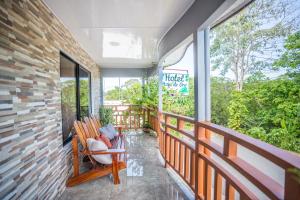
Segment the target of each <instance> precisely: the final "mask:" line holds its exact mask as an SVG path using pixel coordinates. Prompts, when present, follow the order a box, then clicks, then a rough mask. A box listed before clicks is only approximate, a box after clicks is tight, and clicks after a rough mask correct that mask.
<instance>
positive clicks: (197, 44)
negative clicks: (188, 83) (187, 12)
mask: <svg viewBox="0 0 300 200" xmlns="http://www.w3.org/2000/svg"><path fill="white" fill-rule="evenodd" d="M194 63H195V119H196V120H198V121H202V120H207V121H210V118H211V112H210V106H211V105H210V61H209V29H208V28H207V29H205V30H199V31H198V32H197V33H195V34H194Z"/></svg>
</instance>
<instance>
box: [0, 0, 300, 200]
mask: <svg viewBox="0 0 300 200" xmlns="http://www.w3.org/2000/svg"><path fill="white" fill-rule="evenodd" d="M251 2H252V1H251V0H223V1H220V0H186V1H182V0H173V1H172V2H171V1H163V0H157V1H146V0H139V1H137V0H132V1H131V0H130V1H129V0H127V1H125V0H124V1H93V0H86V1H79V0H77V1H74V2H73V1H72V3H70V1H66V0H36V1H26V0H5V1H1V2H0V199H5V200H6V199H7V200H8V199H121V198H122V199H147V200H148V199H163V200H164V199H176V200H177V199H180V200H181V199H197V200H198V199H203V200H204V199H205V200H206V199H218V200H220V199H226V200H227V199H242V200H244V199H251V200H252V199H287V200H294V199H295V200H296V199H299V196H300V183H299V170H300V156H299V154H297V153H294V152H290V151H286V150H283V149H280V148H278V147H275V146H273V145H271V144H268V143H265V142H263V141H261V140H258V139H254V138H252V137H250V136H248V135H245V134H242V133H239V132H237V131H235V130H232V129H229V128H226V127H224V126H220V125H218V124H214V123H212V122H211V121H212V120H211V107H212V103H211V96H210V95H211V94H212V92H211V89H210V88H211V87H210V86H211V83H210V80H211V79H210V78H211V77H212V75H211V74H210V69H211V66H210V54H209V48H210V47H209V37H210V30H211V28H213V27H217V26H218V25H219V24H220V23H223V22H224V21H225V20H226V19H228V18H230V17H231V16H233V15H235V14H236V13H237V12H238V11H240V10H242V9H243V8H245V7H246V6H248V5H250V3H251ZM297 5H298V4H297ZM295 7H296V6H295ZM273 13H275V12H273ZM275 32H276V31H273V32H272V33H275ZM279 32H280V31H278V33H279ZM276 33H277V32H276ZM280 33H281V32H280ZM219 36H220V35H219ZM221 36H222V35H221ZM229 49H230V48H229ZM227 50H228V49H227ZM231 50H232V49H231ZM188 51H190V52H189V53H191V52H192V53H191V54H192V55H193V56H192V57H191V58H192V59H191V60H189V63H192V64H191V66H190V68H191V70H190V73H191V74H188V75H192V76H191V77H190V78H191V80H192V81H191V82H192V83H193V88H192V89H191V90H190V91H189V92H191V94H192V95H190V96H185V99H188V98H190V97H191V98H192V99H190V100H192V106H191V107H192V108H191V107H188V106H187V108H188V109H190V110H189V111H190V117H187V116H183V115H180V114H174V113H170V112H166V111H165V109H164V104H163V101H164V94H165V93H164V92H166V91H165V88H163V84H162V83H163V70H165V69H167V68H168V67H169V66H174V65H176V63H178V62H179V61H180V60H182V58H183V56H184V55H185V53H186V52H188ZM226 52H228V51H226ZM214 53H215V54H218V53H219V52H214ZM174 63H175V64H174ZM237 63H239V62H237ZM223 64H224V63H223ZM220 65H222V62H221V63H220ZM177 67H178V66H177ZM173 70H174V69H173ZM175 70H178V71H180V70H181V69H180V68H176V69H175ZM289 70H294V69H289ZM289 70H286V71H289ZM181 71H187V70H181ZM293 72H294V71H293ZM296 72H297V71H296ZM182 73H183V72H181V74H182ZM239 73H240V72H238V73H237V74H239ZM185 75H186V74H185ZM151 77H156V78H157V86H155V87H154V90H155V92H153V93H152V91H150V90H149V91H146V92H145V91H142V90H138V89H136V90H133V91H130V92H131V93H121V92H120V91H121V90H122V84H123V83H125V82H126V81H129V82H130V80H131V79H130V78H134V79H136V80H137V82H139V83H140V84H141V85H142V86H143V87H144V86H145V85H147V83H149V80H150V79H151ZM185 77H188V76H185ZM256 78H257V77H256ZM189 81H190V80H189ZM238 81H240V80H238ZM250 81H251V80H250ZM237 85H238V87H237V89H238V90H241V88H242V84H241V83H240V82H238V84H237ZM224 87H227V85H225V84H224ZM107 88H110V89H111V88H114V89H115V91H116V90H118V92H119V93H118V94H117V96H118V101H111V102H112V103H111V104H109V105H108V104H107V102H105V101H106V99H105V97H106V96H107V90H106V89H107ZM188 89H190V88H185V91H184V92H185V93H187V91H188ZM217 92H219V91H217ZM295 93H297V91H296V92H295ZM113 95H115V94H113ZM126 95H127V96H126ZM145 95H148V96H151V98H152V100H153V102H154V103H153V102H152V103H153V105H143V104H142V103H138V104H134V103H124V102H122V100H123V99H124V98H125V96H126V98H127V97H128V96H131V97H137V96H145ZM170 95H173V93H171V94H170ZM284 98H285V97H284ZM113 100H115V99H113ZM135 100H136V101H137V102H141V101H140V99H135ZM115 103H117V105H115ZM297 103H298V102H297ZM171 104H172V102H171V103H169V105H170V106H171ZM182 105H185V104H182ZM297 105H298V104H297ZM101 108H111V109H112V112H113V119H114V122H113V123H114V124H115V125H118V126H121V127H122V128H123V134H124V135H125V144H126V146H127V149H126V152H125V150H124V152H125V153H124V154H125V155H126V156H124V157H125V158H126V161H127V163H126V165H127V168H126V169H123V170H120V172H119V173H120V174H119V176H120V184H114V183H117V182H118V181H115V179H114V178H113V177H114V176H113V175H114V173H113V172H112V173H107V174H106V175H105V176H103V177H101V178H95V179H94V180H92V181H85V180H84V181H82V183H81V184H80V185H77V186H74V187H68V186H70V185H68V180H69V179H70V178H71V177H73V175H74V174H76V173H77V172H78V171H80V172H81V171H82V172H86V171H88V170H90V169H91V168H93V167H95V166H94V163H92V162H88V161H86V160H87V158H88V157H89V156H90V155H89V154H88V153H90V152H93V151H86V150H87V149H84V147H83V146H82V145H78V144H79V143H78V142H77V138H78V137H79V136H78V133H77V132H76V131H75V130H74V129H75V126H74V121H80V120H83V119H84V117H87V116H95V117H96V118H98V117H99V116H101ZM185 108H186V107H185ZM180 109H183V108H181V107H179V108H178V110H180ZM286 110H287V111H286ZM285 111H286V112H287V114H286V113H285V114H286V115H285V117H287V118H289V117H290V114H292V112H294V110H293V111H290V110H288V109H285ZM296 111H297V110H296ZM191 116H192V117H191ZM146 122H147V123H149V124H150V126H151V129H152V134H148V133H146V132H144V131H143V129H142V128H143V125H144V124H145V123H146ZM276 123H279V122H276ZM280 123H281V124H283V125H286V124H285V123H284V122H280ZM99 124H100V123H99ZM283 125H282V126H283ZM82 127H83V126H82ZM99 127H100V126H99ZM99 127H97V128H99ZM84 128H85V127H84ZM94 128H95V127H94ZM86 130H88V131H91V130H90V129H88V128H86ZM86 130H84V131H86ZM95 130H96V131H95V132H97V133H98V132H99V131H98V130H97V129H95ZM81 131H82V130H81ZM88 131H87V132H88ZM296 131H297V130H296ZM91 137H92V136H91ZM74 138H75V139H76V140H75V139H74ZM94 138H96V137H94ZM85 139H86V138H85ZM74 146H75V147H76V149H75V150H76V151H77V152H81V153H82V152H83V153H86V152H87V154H86V155H87V156H85V157H84V156H82V157H76V156H77V155H76V154H75V153H74V152H75V150H74ZM77 147H79V149H77ZM98 153H99V152H98ZM100 153H101V152H100ZM105 153H107V152H105ZM114 153H116V152H114ZM112 157H113V156H112ZM91 160H92V159H91ZM75 161H78V162H79V163H80V164H81V168H80V169H79V168H76V165H75V164H74V163H75ZM77 164H78V163H77ZM108 166H109V167H110V168H113V165H112V166H111V165H108ZM117 166H118V164H117ZM100 167H103V165H100ZM109 167H108V168H109ZM110 168H109V169H110ZM114 169H117V171H118V167H117V168H114ZM83 182H84V183H83Z"/></svg>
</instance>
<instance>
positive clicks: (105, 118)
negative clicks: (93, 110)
mask: <svg viewBox="0 0 300 200" xmlns="http://www.w3.org/2000/svg"><path fill="white" fill-rule="evenodd" d="M99 119H100V122H101V125H102V126H105V125H107V124H112V123H113V120H114V119H113V109H112V108H108V107H104V106H101V107H100V108H99Z"/></svg>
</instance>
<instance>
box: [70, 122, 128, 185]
mask: <svg viewBox="0 0 300 200" xmlns="http://www.w3.org/2000/svg"><path fill="white" fill-rule="evenodd" d="M85 122H86V123H84V122H80V121H75V122H74V128H75V132H76V134H74V135H73V138H72V149H73V170H74V172H73V176H72V177H71V178H69V179H68V181H67V187H72V186H75V185H78V184H81V183H84V182H87V181H90V180H93V179H96V178H98V177H102V176H106V175H108V174H110V173H112V175H113V179H114V180H113V182H114V184H119V183H120V179H119V173H118V171H119V170H121V169H125V168H126V155H125V154H126V151H125V140H124V136H123V135H122V136H121V134H120V132H121V131H120V129H119V134H120V136H119V137H118V138H117V139H116V140H117V142H116V143H115V145H114V146H113V149H108V150H107V151H89V150H88V147H87V139H88V138H95V137H96V136H98V135H99V133H98V131H97V130H98V128H99V127H100V123H99V121H98V120H97V119H96V118H93V117H92V118H86V119H85ZM78 139H79V141H80V143H81V145H82V147H83V149H82V150H81V151H80V154H81V155H83V156H87V157H88V158H89V160H90V161H91V163H92V165H93V168H92V169H91V170H90V171H87V172H84V173H81V174H80V172H79V171H80V170H79V163H80V161H79V151H78ZM104 154H110V155H111V156H112V164H110V165H104V166H103V165H99V163H97V161H96V160H95V159H94V158H93V157H92V155H104Z"/></svg>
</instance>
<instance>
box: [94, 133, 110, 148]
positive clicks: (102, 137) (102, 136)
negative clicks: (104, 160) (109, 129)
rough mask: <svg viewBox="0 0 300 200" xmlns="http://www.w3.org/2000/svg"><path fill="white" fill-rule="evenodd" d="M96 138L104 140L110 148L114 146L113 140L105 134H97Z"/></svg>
mask: <svg viewBox="0 0 300 200" xmlns="http://www.w3.org/2000/svg"><path fill="white" fill-rule="evenodd" d="M96 140H100V141H103V142H104V143H105V144H106V146H107V147H108V148H109V149H110V148H111V147H112V144H111V142H110V141H109V139H108V138H107V137H106V136H105V135H104V134H100V136H97V137H96Z"/></svg>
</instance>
